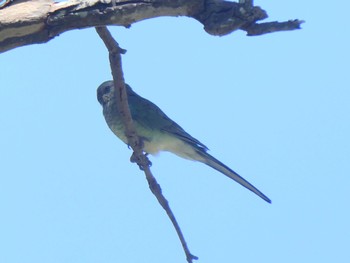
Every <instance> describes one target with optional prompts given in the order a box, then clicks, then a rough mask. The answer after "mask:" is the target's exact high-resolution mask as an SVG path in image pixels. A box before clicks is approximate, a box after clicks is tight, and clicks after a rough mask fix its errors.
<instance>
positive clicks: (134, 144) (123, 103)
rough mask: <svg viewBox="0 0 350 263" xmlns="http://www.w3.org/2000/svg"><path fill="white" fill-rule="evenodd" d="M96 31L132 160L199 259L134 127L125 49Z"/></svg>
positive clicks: (101, 30) (101, 29)
mask: <svg viewBox="0 0 350 263" xmlns="http://www.w3.org/2000/svg"><path fill="white" fill-rule="evenodd" d="M96 31H97V33H98V34H99V36H100V37H101V38H102V40H103V42H104V43H105V45H106V47H107V49H108V51H109V61H110V64H111V69H112V75H113V81H114V87H115V89H114V99H115V100H117V103H116V104H117V107H118V111H119V112H120V115H121V116H122V121H123V123H124V125H125V135H126V137H127V138H128V144H129V145H130V146H131V148H132V149H133V151H134V153H133V155H132V157H131V160H132V161H133V162H136V163H137V164H138V166H139V167H140V168H141V170H143V171H144V172H145V175H146V178H147V181H148V185H149V188H150V189H151V191H152V193H153V194H154V195H155V197H156V198H157V200H158V202H159V204H160V205H161V206H162V207H163V209H164V210H165V211H166V213H167V215H168V217H169V218H170V220H171V222H172V223H173V226H174V228H175V230H176V233H177V235H178V236H179V239H180V241H181V244H182V247H183V249H184V252H185V254H186V259H187V262H188V263H192V261H193V260H194V259H198V258H197V257H196V256H194V255H192V254H191V253H190V250H189V248H188V247H187V244H186V240H185V238H184V236H183V234H182V231H181V228H180V226H179V224H178V223H177V220H176V218H175V215H174V214H173V212H172V210H171V209H170V206H169V203H168V201H167V200H166V198H165V197H164V195H163V194H162V189H161V188H160V185H159V184H158V183H157V180H156V178H155V177H154V176H153V175H152V173H151V169H150V161H149V160H148V158H147V156H146V155H145V154H144V152H143V145H142V142H141V140H140V138H139V137H138V135H137V133H136V131H135V128H134V124H133V120H132V116H131V113H130V110H129V104H128V99H127V94H126V90H125V82H124V76H123V69H122V61H121V53H125V50H123V49H121V48H120V47H119V45H118V43H117V42H116V41H115V40H114V38H113V37H112V35H111V33H110V32H109V31H108V29H107V28H106V27H96Z"/></svg>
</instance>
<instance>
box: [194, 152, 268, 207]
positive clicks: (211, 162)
mask: <svg viewBox="0 0 350 263" xmlns="http://www.w3.org/2000/svg"><path fill="white" fill-rule="evenodd" d="M200 155H202V156H203V157H204V159H205V160H204V161H203V162H204V163H205V164H206V165H208V166H210V167H212V168H214V169H215V170H217V171H219V172H221V173H223V174H224V175H226V176H227V177H229V178H231V179H233V180H235V181H236V182H237V183H239V184H240V185H242V186H244V187H245V188H247V189H248V190H250V191H252V192H253V193H255V194H256V195H258V196H259V197H261V198H262V199H264V200H265V201H266V202H268V203H271V200H270V199H269V198H268V197H267V196H266V195H264V194H263V193H262V192H261V191H260V190H258V189H257V188H256V187H255V186H254V185H252V184H251V183H249V182H248V181H247V180H245V179H244V178H243V177H241V176H240V175H239V174H237V173H236V172H235V171H233V170H231V169H230V168H229V167H227V166H226V165H224V164H223V163H222V162H220V161H219V160H217V159H215V158H214V157H213V156H211V155H210V154H208V153H207V152H205V153H204V152H201V153H200Z"/></svg>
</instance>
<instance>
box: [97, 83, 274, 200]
mask: <svg viewBox="0 0 350 263" xmlns="http://www.w3.org/2000/svg"><path fill="white" fill-rule="evenodd" d="M126 92H127V95H128V102H129V107H130V112H131V116H132V118H133V121H134V126H135V129H136V132H137V134H138V135H139V136H140V137H141V138H142V140H143V143H144V150H145V152H147V153H149V154H153V155H155V154H157V153H159V152H161V151H169V152H172V153H174V154H176V155H178V156H180V157H182V158H185V159H189V160H193V161H199V162H202V163H205V164H207V165H209V166H210V167H212V168H214V169H215V170H217V171H219V172H221V173H223V174H224V175H226V176H228V177H230V178H231V179H233V180H235V181H236V182H238V183H239V184H241V185H242V186H244V187H246V188H247V189H249V190H250V191H252V192H254V193H255V194H257V195H258V196H260V197H261V198H262V199H264V200H265V201H267V202H269V203H270V202H271V200H270V199H269V198H268V197H266V196H265V195H264V194H263V193H262V192H260V191H259V190H258V189H257V188H255V187H254V186H253V185H252V184H250V183H249V182H248V181H246V180H245V179H244V178H242V177H241V176H239V175H238V174H237V173H236V172H234V171H233V170H231V169H230V168H229V167H227V166H226V165H224V164H223V163H221V162H220V161H219V160H217V159H215V158H214V157H213V156H211V155H210V154H208V153H207V150H208V148H207V147H206V146H205V145H204V144H203V143H201V142H200V141H198V140H197V139H195V138H194V137H192V136H191V135H190V134H188V133H187V132H186V131H185V130H184V129H182V128H181V127H180V126H179V125H178V124H177V123H176V122H174V121H173V120H171V119H170V118H169V117H168V116H167V115H166V114H165V113H164V112H163V111H162V110H161V109H160V108H159V107H158V106H156V105H155V104H153V103H152V102H150V101H149V100H146V99H144V98H142V97H141V96H139V95H138V94H136V93H135V92H134V91H133V90H132V89H131V88H130V86H129V85H126ZM97 99H98V101H99V102H100V104H101V105H102V106H103V115H104V117H105V119H106V122H107V124H108V126H109V128H110V129H111V130H112V131H113V133H114V134H115V135H117V136H118V137H119V138H120V139H121V140H122V141H123V142H125V143H127V139H126V136H125V128H124V125H123V123H122V120H121V117H120V114H119V111H118V109H117V104H116V103H117V101H116V99H115V98H114V85H113V81H106V82H104V83H102V84H101V85H100V86H99V87H98V89H97Z"/></svg>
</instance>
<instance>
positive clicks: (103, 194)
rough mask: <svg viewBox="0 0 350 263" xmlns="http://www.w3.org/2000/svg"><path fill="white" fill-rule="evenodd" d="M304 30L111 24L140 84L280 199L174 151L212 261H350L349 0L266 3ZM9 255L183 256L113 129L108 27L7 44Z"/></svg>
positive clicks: (12, 259)
mask: <svg viewBox="0 0 350 263" xmlns="http://www.w3.org/2000/svg"><path fill="white" fill-rule="evenodd" d="M257 4H258V5H260V6H262V7H263V8H264V9H265V10H267V11H268V13H269V15H270V18H269V20H270V21H274V20H280V21H284V20H288V19H294V18H299V19H304V20H306V23H305V24H303V26H302V27H303V29H302V30H298V31H293V32H282V33H274V34H270V35H265V36H259V37H246V36H245V34H244V32H236V33H234V34H231V35H229V36H225V37H213V36H209V35H208V34H206V33H205V32H204V31H203V29H202V25H201V24H199V23H198V22H196V21H195V20H192V19H189V18H183V17H182V18H181V17H180V18H157V19H152V20H147V21H143V22H140V23H137V24H134V25H133V26H132V27H131V29H124V28H119V27H112V28H111V30H112V32H113V35H114V36H115V37H116V38H117V40H118V41H119V43H120V45H121V46H122V47H123V48H125V49H127V50H128V52H127V54H126V55H124V56H123V63H124V64H123V66H124V74H125V78H126V81H127V82H128V83H129V84H130V85H131V86H132V87H133V88H134V90H135V91H136V92H138V93H139V94H140V95H142V96H144V97H146V98H148V99H149V100H151V101H153V102H154V103H156V104H157V105H158V106H159V107H161V108H162V109H163V110H164V111H165V112H166V113H167V114H168V115H169V116H170V117H171V118H173V119H174V120H175V121H176V122H178V123H179V124H180V125H181V126H182V127H183V128H184V129H185V130H186V131H188V132H189V133H190V134H192V135H193V136H194V137H196V138H197V139H199V140H200V141H202V142H203V143H204V144H206V145H207V146H208V147H209V148H210V150H211V151H210V153H211V154H212V155H214V156H215V157H216V158H218V159H220V160H221V161H222V162H224V163H225V164H227V165H228V166H230V167H231V168H232V169H234V170H236V171H237V172H238V173H240V174H241V175H242V176H243V177H244V178H246V179H247V180H248V181H250V182H251V183H252V184H254V185H255V186H256V187H258V188H259V189H260V190H261V191H262V192H264V193H265V194H266V195H267V196H269V197H270V198H271V199H272V204H271V205H269V204H267V203H265V202H264V201H262V200H261V199H259V198H258V197H257V196H255V195H254V194H252V193H251V192H249V191H247V190H246V189H244V188H243V187H241V186H239V185H238V184H236V183H235V182H233V181H231V180H229V179H228V178H226V177H225V176H223V175H221V174H220V173H218V172H216V171H215V170H213V169H211V168H209V167H206V166H205V165H203V164H201V163H194V162H190V161H187V160H182V159H179V158H178V157H176V156H174V155H171V154H168V153H164V154H161V155H160V156H158V157H151V161H152V162H153V166H152V171H153V173H154V175H155V177H156V178H157V179H158V181H159V183H160V184H161V186H162V189H163V193H164V194H165V196H166V197H167V198H168V200H169V202H170V205H171V207H172V208H173V211H174V213H175V214H176V217H177V219H178V221H179V223H180V225H181V227H182V230H183V232H184V235H185V237H186V240H187V242H188V245H189V247H190V249H191V252H192V253H193V254H195V255H197V256H199V261H198V262H200V263H207V262H247V263H250V262H257V261H259V262H269V263H271V262H273V263H280V262H283V263H289V262H293V263H294V262H319V263H322V262H333V261H334V258H335V257H336V258H337V262H347V260H348V258H349V256H348V251H347V250H348V246H349V243H350V226H349V222H350V213H349V209H348V208H349V204H348V202H349V197H350V194H349V185H350V179H349V166H350V165H349V164H350V139H349V134H350V121H349V120H350V118H349V114H350V103H349V101H350V80H349V60H350V55H349V51H348V47H349V46H350V35H349V33H348V29H347V28H346V25H347V20H346V17H347V10H349V8H350V4H349V3H348V2H347V1H338V2H337V4H336V5H331V4H328V5H320V3H319V2H316V1H307V2H305V1H259V2H257ZM0 66H1V71H0V77H1V89H0V100H1V103H0V123H1V136H0V156H1V165H0V211H1V216H0V251H1V253H0V262H3V263H23V262H26V263H31V262H35V263H48V262H49V263H56V262H57V263H58V262H65V263H73V262H74V263H80V262H84V263H92V262H104V263H111V262H152V263H158V262H167V263H173V262H185V257H184V254H183V251H182V248H181V245H180V243H179V241H178V238H177V236H176V233H175V231H174V229H173V227H172V225H171V223H170V221H169V219H168V218H167V216H166V214H165V213H164V211H163V210H162V208H161V207H160V206H159V205H158V203H157V201H156V199H155V198H154V197H153V195H152V194H151V192H150V191H149V189H148V185H147V182H146V179H145V178H144V175H143V173H142V172H141V171H139V169H138V168H137V167H136V166H135V165H134V164H131V163H130V162H129V157H130V155H131V151H130V150H129V149H128V148H127V147H126V146H125V145H124V144H123V143H122V142H120V141H119V140H118V139H117V138H116V137H115V136H114V135H113V134H112V133H111V132H110V131H109V129H108V127H107V125H106V124H105V121H104V119H103V116H102V112H101V107H100V105H99V104H98V102H97V100H96V88H97V87H98V85H99V84H100V83H102V82H103V81H105V80H108V79H110V78H111V75H110V68H109V62H108V54H107V52H106V49H105V47H104V45H103V43H102V41H101V40H100V39H99V38H98V36H97V34H96V33H95V31H94V29H85V30H76V31H71V32H68V33H64V34H62V35H61V36H59V37H57V38H55V39H54V40H52V41H51V42H49V43H47V44H43V45H32V46H28V47H23V48H18V49H15V50H12V51H9V52H6V53H4V54H1V55H0Z"/></svg>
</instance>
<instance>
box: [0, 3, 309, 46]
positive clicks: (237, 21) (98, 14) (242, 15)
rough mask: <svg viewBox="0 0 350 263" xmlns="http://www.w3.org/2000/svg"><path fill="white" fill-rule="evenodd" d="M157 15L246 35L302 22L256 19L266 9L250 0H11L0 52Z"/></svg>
mask: <svg viewBox="0 0 350 263" xmlns="http://www.w3.org/2000/svg"><path fill="white" fill-rule="evenodd" d="M161 16H187V17H192V18H194V19H196V20H198V21H199V22H200V23H202V24H203V25H204V29H205V31H206V32H207V33H209V34H211V35H218V36H223V35H226V34H230V33H232V32H233V31H235V30H238V29H240V30H244V31H246V32H247V33H248V35H261V34H266V33H272V32H277V31H281V30H283V31H286V30H295V29H298V28H300V24H301V23H302V22H303V21H299V20H293V21H294V22H293V23H290V22H282V23H280V22H272V23H265V24H261V26H260V24H257V23H256V22H257V21H259V20H262V19H265V18H267V13H266V12H265V11H264V10H263V9H261V8H260V7H258V6H253V1H252V0H249V1H248V0H239V2H238V3H237V2H229V1H223V0H133V1H130V0H81V1H78V0H69V1H66V2H59V3H55V2H53V0H13V1H8V2H7V3H6V4H4V5H3V6H2V7H0V53H1V52H5V51H7V50H10V49H13V48H16V47H20V46H24V45H30V44H37V43H45V42H48V41H50V40H51V39H53V38H54V37H56V36H58V35H59V34H61V33H63V32H66V31H69V30H72V29H81V28H88V27H95V26H105V25H118V26H125V27H129V26H130V25H131V24H133V23H136V22H139V21H142V20H145V19H149V18H154V17H161Z"/></svg>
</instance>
